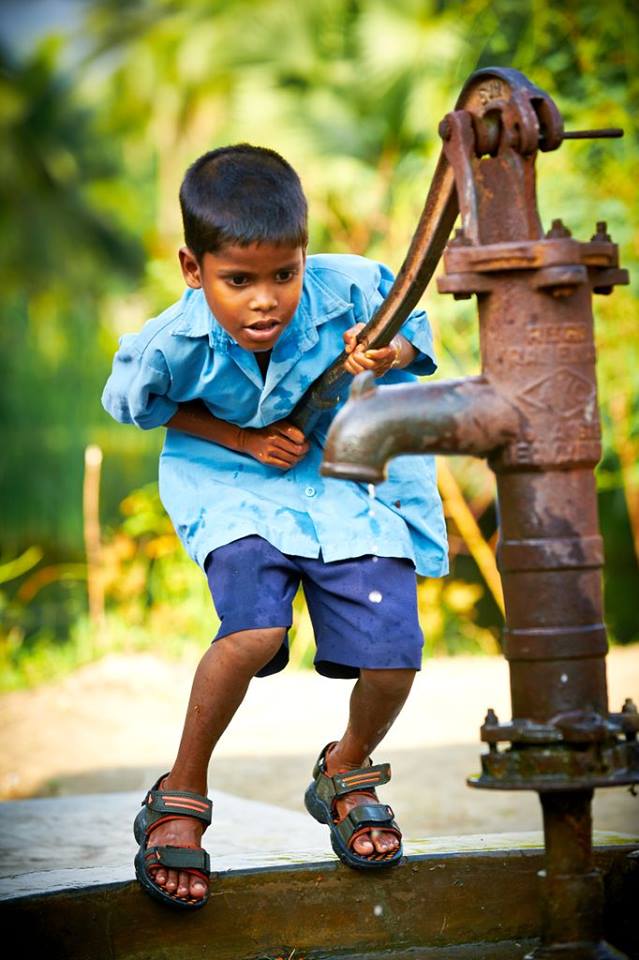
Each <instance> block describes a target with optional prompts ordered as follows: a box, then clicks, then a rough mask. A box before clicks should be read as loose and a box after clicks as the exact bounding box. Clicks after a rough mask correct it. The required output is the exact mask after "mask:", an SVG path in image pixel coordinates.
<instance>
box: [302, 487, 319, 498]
mask: <svg viewBox="0 0 639 960" xmlns="http://www.w3.org/2000/svg"><path fill="white" fill-rule="evenodd" d="M304 493H305V494H306V496H307V497H314V496H315V493H316V490H315V487H307V488H306V490H305V491H304Z"/></svg>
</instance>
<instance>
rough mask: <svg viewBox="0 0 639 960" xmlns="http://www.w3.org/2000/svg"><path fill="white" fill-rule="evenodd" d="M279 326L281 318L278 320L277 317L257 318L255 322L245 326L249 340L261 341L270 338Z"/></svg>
mask: <svg viewBox="0 0 639 960" xmlns="http://www.w3.org/2000/svg"><path fill="white" fill-rule="evenodd" d="M279 326H280V321H279V320H276V319H275V317H269V318H268V319H266V320H256V321H255V323H251V324H249V325H248V326H246V327H244V333H245V335H246V336H247V337H248V339H249V340H254V341H256V342H258V343H259V342H260V341H262V340H270V339H271V337H272V336H273V334H274V333H275V331H276V330H277V329H278V327H279Z"/></svg>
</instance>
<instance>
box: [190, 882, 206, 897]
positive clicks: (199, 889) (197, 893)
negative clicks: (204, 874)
mask: <svg viewBox="0 0 639 960" xmlns="http://www.w3.org/2000/svg"><path fill="white" fill-rule="evenodd" d="M206 890H207V885H206V884H205V883H204V881H203V880H201V879H200V878H199V877H191V887H190V892H191V896H192V897H195V898H196V899H197V900H201V899H202V897H205V896H206Z"/></svg>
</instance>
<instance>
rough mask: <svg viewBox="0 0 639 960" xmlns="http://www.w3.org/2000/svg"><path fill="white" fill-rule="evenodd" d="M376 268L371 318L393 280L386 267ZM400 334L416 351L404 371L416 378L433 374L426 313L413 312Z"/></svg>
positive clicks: (433, 353)
mask: <svg viewBox="0 0 639 960" xmlns="http://www.w3.org/2000/svg"><path fill="white" fill-rule="evenodd" d="M377 266H378V267H379V273H378V281H377V287H376V289H375V292H374V293H373V295H372V298H371V307H372V311H371V316H372V313H373V311H375V310H377V308H378V307H379V305H380V304H381V303H382V302H383V301H384V300H385V299H386V297H387V296H388V294H389V292H390V288H391V287H392V285H393V282H394V280H395V277H394V276H393V273H392V271H391V270H389V268H388V267H387V266H385V265H384V264H383V263H380V264H377ZM400 333H401V334H402V336H404V337H406V339H407V340H408V341H409V342H410V343H411V344H412V345H413V346H414V347H415V349H416V350H417V356H416V357H415V359H414V360H413V361H412V363H410V364H409V365H408V366H407V367H406V368H405V369H406V370H408V371H409V372H410V373H415V374H417V375H418V376H428V374H431V373H434V372H435V370H436V369H437V361H436V359H435V351H434V348H433V333H432V330H431V328H430V323H429V321H428V316H427V314H426V311H425V310H413V312H412V313H411V314H409V316H408V317H407V318H406V320H405V321H404V323H403V324H402V328H401V330H400Z"/></svg>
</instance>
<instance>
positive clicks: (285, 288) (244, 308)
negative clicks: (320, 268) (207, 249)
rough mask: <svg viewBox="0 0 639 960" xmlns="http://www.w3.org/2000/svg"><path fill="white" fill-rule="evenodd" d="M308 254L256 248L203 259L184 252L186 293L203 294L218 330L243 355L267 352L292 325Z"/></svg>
mask: <svg viewBox="0 0 639 960" xmlns="http://www.w3.org/2000/svg"><path fill="white" fill-rule="evenodd" d="M305 262H306V251H305V249H304V248H303V247H285V246H277V245H276V244H269V243H259V244H258V243H254V244H251V245H250V246H248V247H240V246H235V245H229V246H226V247H222V248H221V249H220V250H218V251H217V252H216V253H205V254H204V256H203V257H202V260H201V262H200V263H198V261H197V260H196V258H195V256H194V255H193V254H192V253H191V251H190V250H189V249H188V247H182V249H181V250H180V265H181V267H182V273H183V275H184V279H185V281H186V283H187V285H188V286H189V287H193V288H196V289H197V288H200V287H201V288H202V290H203V291H204V296H205V298H206V302H207V303H208V305H209V308H210V310H211V312H212V313H213V314H214V315H215V319H216V320H217V321H218V323H219V324H220V326H222V327H224V329H225V330H226V332H227V333H229V334H230V335H231V336H232V337H233V339H234V340H235V341H236V342H237V343H238V344H239V345H240V346H241V347H244V349H245V350H250V351H251V352H258V351H262V350H270V349H271V348H272V347H273V346H274V344H275V342H276V340H277V339H278V337H279V336H280V335H281V333H282V331H283V330H285V329H286V327H287V326H288V324H289V323H290V321H291V319H292V317H293V314H294V313H295V311H296V309H297V305H298V303H299V301H300V296H301V294H302V281H303V277H304V264H305Z"/></svg>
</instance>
